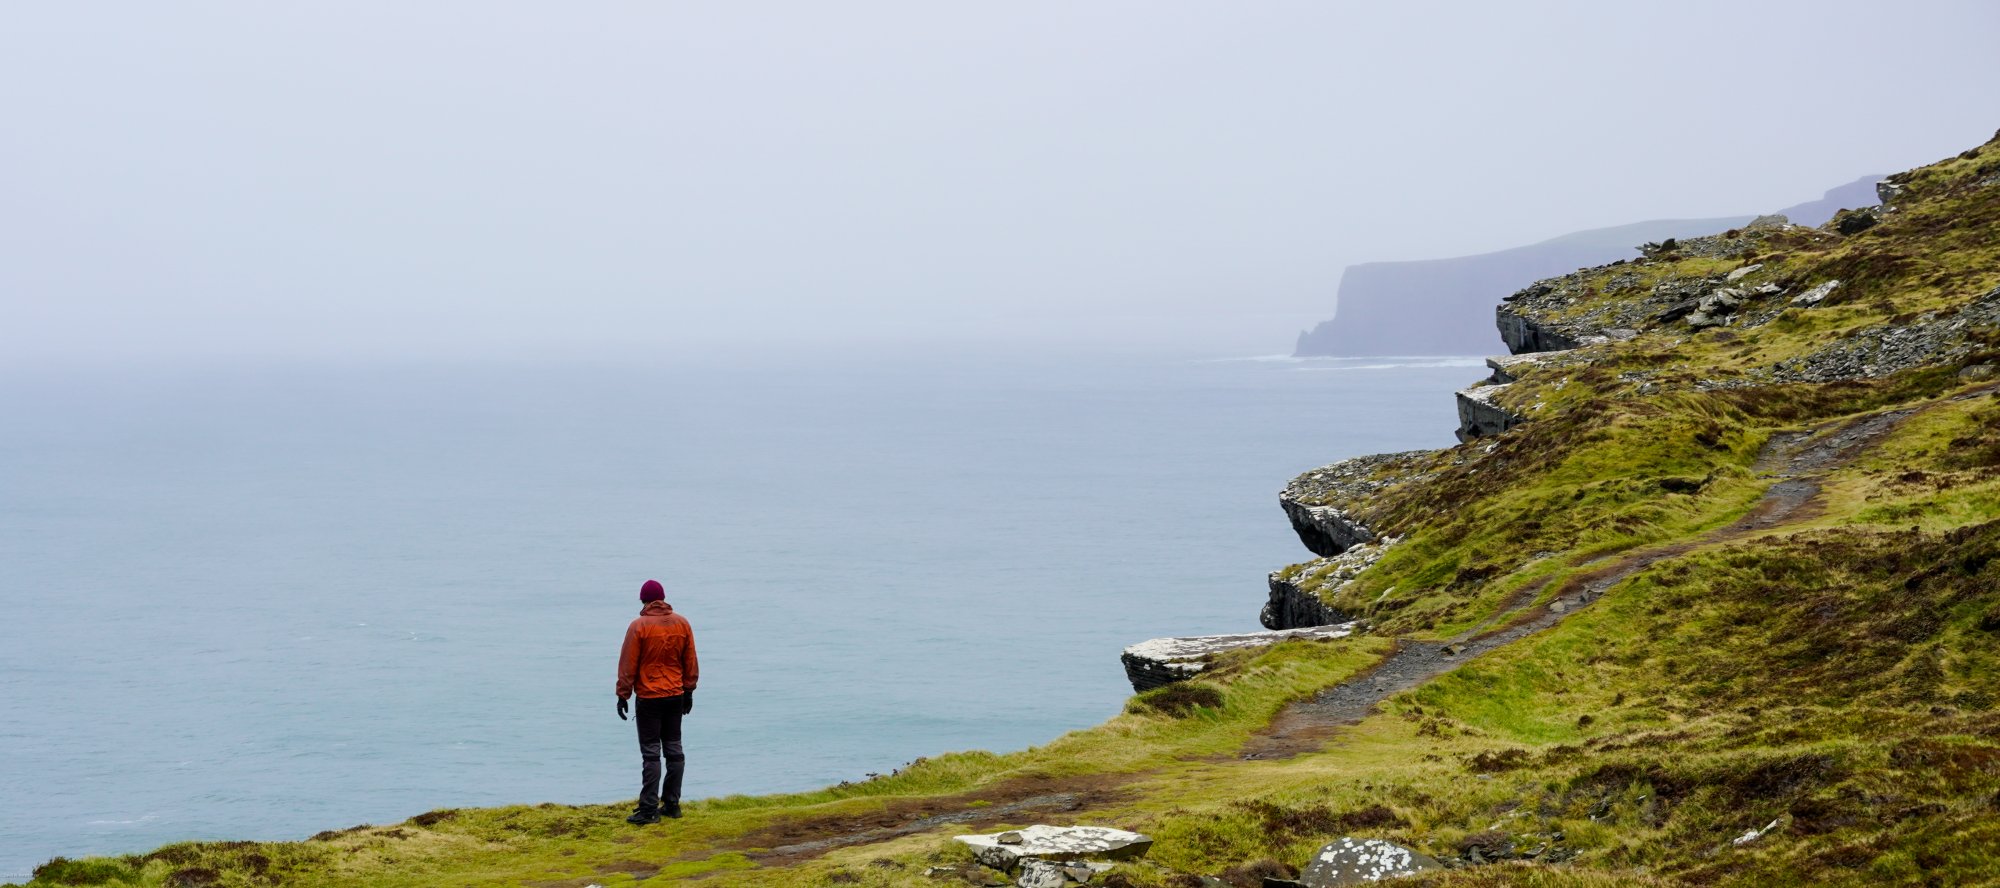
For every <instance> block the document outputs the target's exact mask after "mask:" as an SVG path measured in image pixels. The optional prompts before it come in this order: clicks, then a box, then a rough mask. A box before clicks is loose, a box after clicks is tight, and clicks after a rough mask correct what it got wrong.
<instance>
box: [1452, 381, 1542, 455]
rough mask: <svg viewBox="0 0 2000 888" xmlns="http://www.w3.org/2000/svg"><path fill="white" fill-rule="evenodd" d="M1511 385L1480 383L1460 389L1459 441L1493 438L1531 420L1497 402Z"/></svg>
mask: <svg viewBox="0 0 2000 888" xmlns="http://www.w3.org/2000/svg"><path fill="white" fill-rule="evenodd" d="M1509 385H1512V383H1502V384H1500V385H1491V384H1479V385H1474V386H1472V387H1471V388H1464V389H1459V391H1458V440H1460V441H1470V440H1472V439H1474V438H1490V437H1492V436H1494V435H1498V434H1500V433H1501V432H1504V431H1506V430H1508V429H1511V428H1513V427H1515V426H1517V425H1520V424H1521V423H1524V422H1527V421H1528V420H1527V418H1526V417H1524V416H1521V415H1520V414H1518V413H1515V412H1514V411H1512V410H1508V409H1507V408H1505V407H1502V406H1500V405H1499V404H1498V403H1496V402H1495V401H1494V399H1495V398H1497V397H1499V396H1500V394H1501V393H1502V392H1505V391H1506V390H1507V387H1508V386H1509Z"/></svg>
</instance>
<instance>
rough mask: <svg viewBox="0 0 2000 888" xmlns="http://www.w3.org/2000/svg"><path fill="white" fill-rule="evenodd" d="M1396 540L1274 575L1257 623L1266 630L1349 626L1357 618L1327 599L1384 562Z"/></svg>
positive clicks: (1319, 560) (1295, 565)
mask: <svg viewBox="0 0 2000 888" xmlns="http://www.w3.org/2000/svg"><path fill="white" fill-rule="evenodd" d="M1395 543H1396V538H1394V537H1385V538H1384V539H1382V541H1380V542H1377V543H1369V544H1366V545H1360V546H1355V547H1353V548H1350V549H1348V550H1347V551H1345V552H1342V553H1340V554H1339V555H1335V556H1333V557H1331V558H1318V559H1314V560H1312V561H1308V562H1306V563H1304V564H1294V565H1292V566H1290V567H1287V568H1284V569H1283V570H1278V571H1274V572H1272V574H1271V576H1270V579H1269V588H1270V598H1269V599H1268V600H1267V601H1265V602H1264V610H1263V613H1261V614H1259V615H1258V621H1259V622H1261V623H1263V624H1264V628H1266V629H1301V628H1305V627H1309V626H1328V625H1334V624H1338V623H1347V622H1350V621H1352V620H1353V619H1354V618H1353V617H1351V616H1348V615H1347V614H1344V613H1341V612H1340V611H1338V610H1335V609H1334V608H1332V607H1330V606H1328V605H1327V604H1326V600H1325V598H1324V596H1325V595H1328V594H1332V593H1334V592H1337V591H1339V590H1340V587H1341V586H1344V585H1346V584H1347V583H1348V582H1349V581H1351V580H1353V579H1354V578H1355V577H1356V576H1359V575H1360V573H1361V572H1362V571H1364V570H1367V569H1368V567H1369V565H1372V564H1374V563H1375V562H1377V561H1379V560H1381V558H1382V553H1383V552H1385V551H1387V550H1388V548H1389V547H1390V546H1392V545H1395Z"/></svg>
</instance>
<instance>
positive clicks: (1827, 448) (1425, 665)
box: [1242, 409, 1916, 759]
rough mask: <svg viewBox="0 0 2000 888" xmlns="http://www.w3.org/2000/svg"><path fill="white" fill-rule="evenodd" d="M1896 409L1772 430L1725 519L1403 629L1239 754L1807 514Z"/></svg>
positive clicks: (1295, 735) (1343, 719)
mask: <svg viewBox="0 0 2000 888" xmlns="http://www.w3.org/2000/svg"><path fill="white" fill-rule="evenodd" d="M1915 412H1916V410H1914V409H1906V410H1896V411H1890V412H1886V413H1878V414H1874V415H1870V416H1865V417H1862V418H1860V419H1856V420H1849V421H1847V422H1844V423H1841V424H1836V425H1833V426H1829V427H1823V428H1820V429H1816V430H1813V431H1808V432H1787V433H1780V434H1777V435H1773V436H1772V437H1771V439H1770V440H1769V441H1768V442H1766V443H1765V445H1764V449H1763V450H1762V451H1761V452H1760V453H1758V455H1757V461H1756V463H1755V464H1754V467H1753V468H1754V470H1755V471H1756V472H1757V473H1758V474H1760V475H1765V476H1775V477H1777V478H1778V479H1779V480H1778V481H1777V483H1774V484H1772V485H1771V486H1770V488H1768V489H1767V490H1765V492H1764V495H1763V496H1762V497H1760V498H1759V499H1758V501H1757V504H1756V505H1755V506H1753V507H1751V509H1750V511H1749V512H1747V513H1745V514H1744V516H1743V517H1741V518H1739V519H1737V520H1736V521H1735V522H1733V523H1731V524H1729V525H1728V526H1726V527H1721V528H1717V529H1715V530H1712V531H1709V532H1708V533H1705V534H1702V535H1700V536H1697V537H1694V538H1692V539H1688V540H1684V541H1681V542H1678V543H1673V544H1670V545H1664V546H1657V547H1653V548H1648V549H1641V550H1637V551H1630V552H1624V553H1619V554H1616V555H1608V556H1605V557H1603V558H1599V559H1597V560H1596V561H1594V562H1590V563H1588V564H1586V565H1584V566H1585V567H1587V568H1589V569H1588V570H1586V571H1585V572H1583V573H1581V574H1576V575H1573V576H1570V577H1568V578H1567V579H1566V580H1564V582H1563V584H1562V587H1561V588H1560V589H1558V590H1557V591H1556V593H1555V594H1554V595H1553V596H1551V597H1549V600H1548V601H1547V602H1546V603H1544V604H1541V605H1539V606H1532V607H1531V606H1530V605H1532V604H1533V603H1534V602H1535V601H1536V600H1538V599H1541V598H1542V597H1543V594H1544V592H1545V590H1546V588H1547V582H1546V581H1544V582H1542V583H1536V584H1532V585H1530V586H1528V587H1527V588H1525V589H1523V590H1521V592H1519V593H1518V594H1516V595H1515V596H1514V597H1513V599H1512V600H1510V601H1509V602H1507V604H1506V605H1505V606H1503V607H1502V609H1501V611H1500V612H1499V613H1498V614H1496V615H1495V616H1493V617H1491V618H1489V619H1488V620H1486V621H1485V622H1484V623H1482V624H1481V625H1479V626H1477V627H1474V628H1473V629H1471V630H1468V631H1467V632H1465V633H1463V634H1461V635H1460V636H1458V637H1457V638H1453V639H1451V640H1449V641H1417V640H1410V639H1404V640H1400V641H1398V642H1397V645H1396V648H1395V649H1394V650H1393V651H1391V652H1390V653H1389V655H1388V656H1387V657H1384V658H1383V659H1382V661H1381V662H1380V663H1378V664H1376V666H1375V667H1374V668H1372V669H1370V670H1369V671H1367V672H1366V673H1363V674H1361V675H1359V676H1357V677H1355V678H1353V679H1351V680H1349V681H1347V682H1344V683H1342V684H1339V685H1335V686H1334V687H1331V688H1328V689H1326V690H1324V691H1321V692H1320V693H1318V694H1317V695H1314V696H1313V697H1312V698H1310V699H1307V700H1303V701H1300V702H1298V703H1294V704H1292V705H1291V706H1290V707H1288V708H1287V709H1286V710H1285V711H1284V712H1281V713H1279V714H1278V717H1277V718H1275V719H1273V720H1272V721H1271V725H1270V727H1268V728H1266V729H1265V730H1264V731H1263V732H1262V733H1260V734H1259V735H1258V736H1257V737H1255V738H1253V739H1252V740H1251V741H1250V743H1248V744H1247V745H1245V747H1244V749H1243V752H1242V757H1243V758H1245V759H1277V758H1290V757H1291V756H1295V755H1298V754H1300V753H1302V752H1307V751H1311V750H1315V749H1318V748H1319V747H1320V746H1321V745H1323V744H1324V743H1325V742H1326V740H1327V739H1328V738H1329V737H1331V736H1333V734H1335V733H1336V732H1338V731H1339V730H1340V729H1341V728H1343V727H1345V726H1347V725H1351V724H1353V723H1355V722H1358V721H1360V720H1362V719H1363V718H1366V717H1367V716H1368V715H1369V713H1371V712H1373V711H1374V710H1375V707H1376V705H1377V704H1379V703H1381V702H1382V701H1383V700H1385V699H1388V698H1389V697H1390V696H1392V695H1394V694H1398V693H1401V692H1403V691H1407V690H1410V689H1411V688H1414V687H1417V686H1418V685H1421V684H1423V683H1424V682H1426V681H1429V680H1431V679H1433V678H1436V677H1438V676H1440V675H1443V674H1445V673H1447V672H1450V671H1451V670H1453V669H1456V668H1458V667H1459V666H1461V665H1463V664H1465V663H1466V662H1468V661H1470V660H1472V659H1474V658H1477V657H1478V656H1480V655H1481V654H1485V653H1488V652H1490V651H1493V650H1496V649H1499V648H1502V647H1505V646H1507V645H1509V644H1512V643H1514V642H1516V641H1519V640H1521V639H1522V638H1525V637H1527V636H1529V635H1533V634H1534V633H1536V632H1540V631H1542V630H1543V629H1547V628H1549V627H1550V626H1554V625H1555V624H1557V623H1559V622H1561V621H1562V620H1563V618H1564V617H1566V616H1568V615H1570V614H1573V613H1575V612H1576V611H1577V609H1578V608H1581V607H1583V606H1584V605H1587V604H1589V603H1590V602H1592V601H1595V600H1596V599H1597V598H1598V596H1600V595H1603V594H1604V592H1605V590H1607V589H1610V588H1611V587H1612V586H1615V585H1617V584H1618V583H1620V582H1622V581H1624V580H1625V579H1626V578H1627V577H1630V576H1632V575H1633V574H1636V573H1638V572H1639V571H1642V570H1645V569H1646V568H1648V567H1651V566H1652V565H1654V564H1657V563H1659V562H1660V561H1663V560H1666V559H1668V558H1673V557H1675V556H1678V555H1681V554H1684V553H1686V552H1689V551H1691V550H1694V549H1697V548H1700V547H1702V546H1710V545H1714V544H1717V543H1726V542H1730V541H1732V540H1737V539H1741V538H1743V537H1747V536H1750V535H1752V534H1756V533H1760V532H1763V531H1767V530H1771V529H1773V528H1777V527H1782V526H1785V525H1789V524H1797V523H1800V522H1803V521H1807V520H1810V519H1811V518H1813V517H1815V516H1816V515H1818V514H1819V513H1820V511H1821V506H1822V504H1821V503H1820V501H1819V494H1820V480H1821V479H1822V478H1823V477H1824V476H1825V475H1826V474H1828V473H1830V472H1832V471H1834V470H1836V469H1838V468H1840V467H1842V466H1845V465H1847V464H1848V463H1850V462H1852V461H1854V459H1855V457H1857V456H1860V455H1861V452H1862V451H1864V450H1866V449H1867V448H1868V447H1869V445H1871V444H1874V443H1875V442H1877V441H1880V440H1881V439H1882V438H1883V437H1884V436H1886V435H1888V434H1889V432H1891V431H1893V430H1894V429H1895V428H1896V425H1897V424H1898V423H1900V422H1902V421H1903V420H1904V419H1905V418H1908V417H1909V416H1910V415H1911V414H1913V413H1915Z"/></svg>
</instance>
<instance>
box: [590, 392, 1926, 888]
mask: <svg viewBox="0 0 2000 888" xmlns="http://www.w3.org/2000/svg"><path fill="white" fill-rule="evenodd" d="M1915 412H1916V410H1914V409H1906V410H1898V411H1893V412H1887V413H1880V414H1875V415H1871V416H1866V417H1862V418H1860V419H1856V420H1850V421H1847V422H1845V423H1842V424H1837V425H1831V426H1827V427H1823V428H1820V429H1816V430H1813V431H1809V432H1797V433H1787V434H1780V435H1775V436H1773V437H1772V438H1771V440H1770V441H1769V442H1767V443H1766V445H1765V447H1764V449H1763V451H1762V452H1761V453H1759V455H1758V459H1757V461H1756V463H1755V470H1756V471H1757V472H1758V473H1759V474H1762V475H1766V476H1770V477H1775V478H1777V479H1778V480H1777V482H1776V483H1774V484H1772V485H1771V487H1770V488H1769V489H1767V490H1766V491H1765V493H1764V495H1763V496H1762V497H1761V498H1760V499H1759V500H1758V502H1757V504H1756V505H1755V506H1754V507H1752V508H1751V509H1750V511H1749V512H1747V513H1746V514H1745V515H1744V516H1743V517H1742V518H1740V519H1738V520H1737V521H1735V522H1734V523H1732V524H1730V525H1728V526H1727V527H1723V528H1719V529H1717V530H1714V531H1710V532H1708V533H1706V534H1703V535H1701V536H1699V537H1696V538H1694V539H1690V540H1687V541H1684V542H1680V543H1675V544H1672V545H1667V546H1659V547H1655V548H1649V549H1643V550H1638V551H1632V552H1625V553H1620V554H1617V555H1611V556H1606V557H1604V558H1601V559H1599V560H1598V561H1597V562H1595V563H1593V564H1591V565H1586V566H1587V567H1589V568H1590V569H1589V570H1587V571H1586V572H1584V573H1582V574H1578V575H1574V576H1571V577H1569V578H1567V579H1566V580H1565V581H1564V582H1563V585H1562V587H1561V589H1560V590H1558V591H1557V592H1556V593H1555V594H1554V595H1553V596H1552V597H1547V596H1544V594H1543V593H1544V592H1545V590H1546V584H1545V583H1544V584H1537V585H1532V586H1530V587H1528V588H1526V589H1523V590H1522V591H1521V592H1520V593H1518V594H1517V595H1516V596H1515V597H1514V599H1513V600H1512V601H1510V602H1508V604H1507V605H1506V606H1504V607H1503V608H1502V609H1501V611H1500V613H1498V614H1497V615H1495V616H1494V617H1493V618H1491V619H1489V620H1487V621H1486V622H1485V623H1484V624H1482V625H1480V626H1478V627H1475V628H1474V629H1472V630H1469V631H1467V632H1466V633H1464V634H1462V635H1461V636H1459V637H1458V638H1454V639H1451V640H1449V641H1416V640H1404V641H1402V642H1399V643H1398V645H1397V647H1396V648H1395V650H1393V651H1392V652H1391V653H1390V654H1389V655H1388V656H1386V657H1384V658H1383V659H1382V660H1381V661H1380V662H1379V663H1378V664H1376V665H1375V666H1374V667H1372V668H1371V669H1369V670H1368V671H1367V672H1365V673H1363V674H1361V675H1359V676H1357V677H1355V678H1354V679H1351V680H1349V681H1347V682H1344V683H1342V684H1339V685H1336V686H1334V687H1332V688H1328V689H1327V690H1325V691H1322V692H1320V693H1319V694H1317V695H1315V696H1313V697H1312V698H1310V699H1307V700H1304V701H1301V702H1298V703H1295V704H1293V705H1292V706H1290V707H1288V708H1287V709H1286V710H1285V711H1283V712H1281V713H1279V715H1278V716H1277V717H1276V718H1275V719H1273V720H1272V722H1271V724H1270V725H1269V726H1268V727H1266V728H1265V729H1264V730H1263V731H1262V732H1260V733H1259V734H1258V735H1257V736H1255V737H1252V738H1251V740H1250V741H1249V742H1248V743H1247V744H1245V746H1244V747H1243V749H1242V750H1241V752H1240V757H1241V758H1242V759H1277V758H1289V757H1291V756H1295V755H1298V754H1300V753H1303V752H1309V751H1313V750H1317V749H1319V748H1320V747H1321V746H1323V745H1324V744H1325V743H1326V741H1327V740H1328V739H1329V738H1330V737H1332V736H1333V735H1334V734H1335V733H1337V732H1338V731H1339V730H1340V729H1341V728H1343V727H1345V726H1347V725H1350V724H1353V723H1355V722H1358V721H1360V720H1361V719H1362V718H1364V717H1366V716H1367V715H1368V714H1369V713H1370V712H1372V711H1373V710H1374V708H1375V707H1376V705H1377V704H1379V703H1381V702H1382V701H1383V700H1384V699H1387V698H1388V697H1389V696H1391V695H1393V694H1397V693H1400V692H1402V691H1406V690H1409V689H1411V688H1414V687H1416V686H1418V685H1420V684H1422V683H1424V682H1426V681H1429V680H1430V679H1432V678H1436V677H1437V676H1439V675H1442V674H1444V673H1446V672H1449V671H1451V670H1452V669H1455V668H1457V667H1458V666H1460V665H1462V664H1464V663H1466V662H1468V661H1470V660H1472V659H1474V658H1476V657H1478V656H1480V655H1482V654H1485V653H1488V652H1490V651H1493V650H1496V649H1498V648H1501V647H1504V646H1506V645H1508V644H1511V643H1513V642H1516V641H1519V640H1520V639H1522V638H1525V637H1527V636H1529V635H1532V634H1534V633H1536V632H1539V631H1541V630H1543V629H1547V628H1549V627H1550V626H1553V625H1555V624H1556V623H1558V622H1561V621H1562V619H1563V618H1564V617H1566V616H1568V615H1569V614H1572V613H1575V612H1576V611H1577V609H1578V608H1580V607H1583V606H1584V605H1587V604H1589V603H1590V602H1591V601H1593V600H1595V599H1596V598H1597V597H1598V596H1600V595H1602V594H1603V593H1604V591H1605V590H1607V589H1609V588H1611V587H1612V586H1613V585H1615V584H1617V583H1618V582H1620V581H1622V580H1624V579H1625V578H1627V577H1630V576H1631V575H1633V574H1635V573H1637V572H1639V571H1641V570H1644V569H1645V568H1646V567H1648V566H1650V565H1652V564H1655V563H1657V562H1659V561H1661V560H1663V559H1667V558H1672V557H1674V556H1676V555H1680V554H1682V553H1685V552H1687V551H1689V550H1691V549H1694V548H1696V547H1700V546H1707V545H1713V544H1716V543H1722V542H1728V541H1730V540H1734V539H1740V538H1742V537H1746V536H1750V535H1752V534H1756V533H1760V532H1764V531H1768V530H1771V529H1773V528H1778V527H1782V526H1784V525H1788V524H1796V523H1799V522H1802V521H1805V520H1807V519H1809V518H1811V517H1812V516H1814V515H1817V514H1818V513H1819V511H1820V505H1821V504H1820V503H1819V493H1820V481H1821V479H1822V478H1823V477H1824V476H1825V475H1827V474H1828V473H1831V472H1832V471H1834V470H1835V469H1838V468H1840V467H1841V466H1844V465H1847V464H1848V463H1849V462H1852V461H1853V460H1854V458H1855V457H1857V456H1859V455H1860V454H1861V452H1862V451H1864V450H1865V449H1867V448H1868V446H1869V445H1871V444H1873V443H1875V442H1876V441H1879V440H1881V439H1882V438H1883V437H1884V436H1886V435H1887V434H1888V433H1889V432H1890V431H1892V430H1893V429H1894V428H1895V427H1896V425H1897V424H1898V423H1899V422H1901V421H1902V420H1903V419H1905V418H1906V417H1908V416H1910V415H1911V414H1913V413H1915ZM1544 597H1547V598H1548V600H1547V601H1546V602H1545V603H1543V604H1540V605H1535V604H1534V602H1535V601H1537V600H1541V599H1543V598H1544ZM1145 776H1146V774H1145V773H1143V772H1142V773H1128V774H1092V775H1083V776H1077V777H1067V778H1036V779H1025V780H1011V781H1004V782H1001V783H998V784H995V785H992V786H988V787H982V788H980V789H977V790H972V791H968V792H964V793H959V794H955V795H950V796H942V797H931V798H916V799H908V798H895V799H886V800H884V801H885V804H884V806H883V807H882V808H881V809H878V810H875V811H869V812H859V813H848V814H836V815H825V816H819V817H806V818H799V819H782V820H780V821H778V822H776V823H773V824H771V825H769V826H767V827H764V828H762V829H758V830H754V831H752V832H750V833H747V834H744V835H742V836H738V837H736V838H734V839H731V840H728V841H725V842H724V843H722V844H721V845H720V846H717V847H712V848H709V849H706V850H704V851H702V852H698V853H694V854H691V855H688V857H687V858H684V859H700V858H706V857H708V856H710V855H712V854H715V853H719V852H726V851H735V852H740V853H743V854H745V855H746V856H748V857H749V858H750V859H751V860H754V861H756V862H757V863H759V864H760V865H763V866H772V867H782V866H785V865H788V864H794V863H799V862H802V861H806V860H811V859H813V858H816V857H819V856H821V855H823V854H826V853H828V852H830V851H834V850H837V849H841V848H848V847H853V846H857V845H868V844H874V843H877V842H885V841H890V840H893V839H897V838H901V837H903V836H909V835H915V834H917V833H922V832H926V831H929V830H932V829H936V828H938V827H942V826H952V827H957V828H959V829H962V830H964V831H967V832H972V831H978V830H980V829H983V828H986V827H991V826H995V825H998V824H1001V823H1006V822H1022V821H1024V820H1030V819H1035V818H1037V817H1043V818H1046V817H1047V816H1049V815H1059V814H1066V813H1071V812H1077V811H1084V810H1089V809H1093V808H1100V807H1103V806H1105V805H1108V804H1115V803H1117V802H1118V801H1119V800H1120V799H1123V798H1125V797H1127V795H1128V793H1127V792H1126V791H1124V789H1123V787H1125V786H1126V785H1127V784H1130V783H1132V782H1134V781H1137V780H1140V779H1143V778H1144V777H1145ZM609 869H610V870H615V871H627V870H622V869H620V867H619V866H617V865H613V866H612V867H610V868H609ZM696 878H699V877H696ZM553 884H556V883H552V885H553ZM560 884H563V885H567V884H569V883H567V882H565V883H560Z"/></svg>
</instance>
